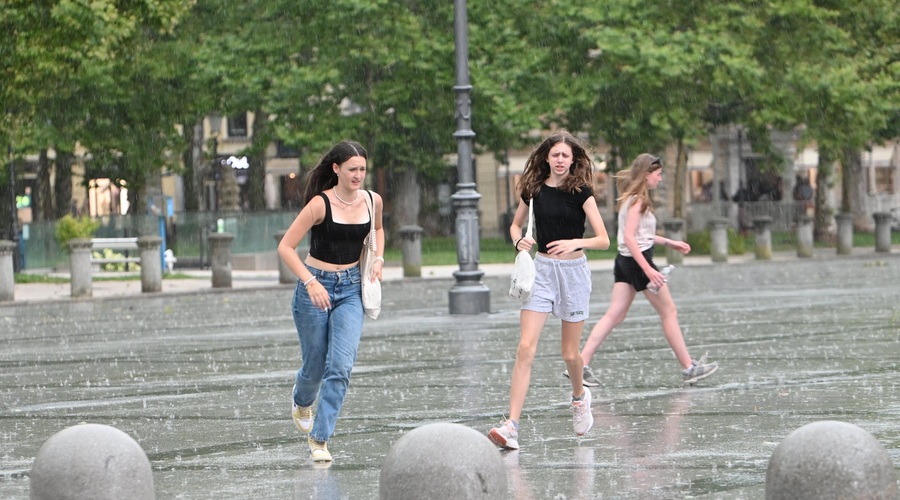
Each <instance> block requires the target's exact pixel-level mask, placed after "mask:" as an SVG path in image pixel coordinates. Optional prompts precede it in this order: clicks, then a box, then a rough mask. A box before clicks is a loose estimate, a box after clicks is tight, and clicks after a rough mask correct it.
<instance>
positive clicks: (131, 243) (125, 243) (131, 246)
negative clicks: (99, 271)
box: [91, 238, 141, 265]
mask: <svg viewBox="0 0 900 500" xmlns="http://www.w3.org/2000/svg"><path fill="white" fill-rule="evenodd" d="M137 240H138V239H137V238H91V264H126V265H127V264H132V263H133V264H140V262H141V257H140V254H138V256H137V257H132V256H130V255H129V252H130V251H137V249H138V244H137ZM104 249H110V250H122V251H123V252H124V253H125V256H124V257H117V258H116V257H113V258H105V257H94V252H102V251H103V250H104Z"/></svg>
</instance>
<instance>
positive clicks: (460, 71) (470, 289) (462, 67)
mask: <svg viewBox="0 0 900 500" xmlns="http://www.w3.org/2000/svg"><path fill="white" fill-rule="evenodd" d="M453 14H454V15H453V28H454V39H455V42H456V43H455V47H456V86H454V87H453V90H454V91H455V92H456V125H457V127H456V132H455V133H454V134H453V136H454V137H456V141H457V149H456V151H457V160H456V168H457V174H458V177H459V182H458V183H457V184H456V193H454V194H453V196H451V198H452V200H453V207H454V208H455V210H456V250H457V253H456V256H457V260H458V261H459V270H458V271H454V272H453V276H454V278H456V283H454V284H453V287H452V288H450V314H478V313H484V312H490V309H491V291H490V289H489V288H488V287H487V286H485V285H484V283H482V282H481V278H482V277H483V276H484V271H480V270H479V269H478V260H479V258H480V256H479V248H478V245H479V242H478V235H479V230H478V200H479V199H480V198H481V195H480V194H478V192H477V191H475V182H474V181H475V175H474V172H473V168H472V138H473V137H475V132H473V131H472V107H471V105H472V101H471V98H470V96H469V94H470V92H471V90H472V86H471V85H469V35H468V31H467V30H468V27H467V24H468V19H467V16H466V0H454V2H453Z"/></svg>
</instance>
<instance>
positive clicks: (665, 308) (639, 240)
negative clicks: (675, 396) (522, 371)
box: [566, 153, 719, 384]
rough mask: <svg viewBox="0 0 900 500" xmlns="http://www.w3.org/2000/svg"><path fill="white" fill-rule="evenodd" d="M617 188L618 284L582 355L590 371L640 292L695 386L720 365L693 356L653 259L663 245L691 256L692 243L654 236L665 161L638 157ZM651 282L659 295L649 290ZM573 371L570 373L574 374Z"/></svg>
mask: <svg viewBox="0 0 900 500" xmlns="http://www.w3.org/2000/svg"><path fill="white" fill-rule="evenodd" d="M616 179H617V183H616V185H617V187H618V190H619V193H621V194H620V195H619V198H618V200H617V202H618V205H619V229H618V234H617V244H618V252H619V253H618V255H617V256H616V261H615V264H614V268H613V276H614V279H615V283H614V284H613V288H612V293H611V295H610V299H609V308H608V309H607V310H606V314H604V315H603V317H602V318H600V321H599V322H597V324H596V325H594V328H593V329H592V330H591V334H590V336H589V337H588V339H587V341H586V342H585V344H584V349H582V351H581V359H582V361H583V363H584V366H585V368H586V369H587V370H589V369H588V368H587V367H588V365H589V364H590V362H591V358H592V357H593V356H594V353H595V352H597V349H599V348H600V344H602V343H603V341H604V340H605V339H606V337H607V336H608V335H609V334H610V332H612V330H613V328H615V327H616V326H618V325H619V324H620V323H622V321H624V320H625V316H626V315H627V314H628V309H629V308H630V307H631V304H632V302H634V297H635V296H636V295H637V293H638V292H644V296H645V297H647V300H648V301H650V305H652V306H653V308H654V309H655V310H656V313H657V314H659V318H660V320H661V322H662V328H663V335H665V337H666V341H668V343H669V347H671V348H672V351H674V352H675V357H676V358H678V362H679V363H680V364H681V368H682V380H683V381H684V383H689V384H692V383H694V382H696V381H698V380H701V379H704V378H706V377H708V376H710V375H712V374H713V373H715V371H716V370H718V368H719V365H718V364H717V363H709V364H707V363H706V356H703V357H702V358H700V360H699V361H695V360H693V359H691V356H690V354H689V353H688V349H687V346H686V345H685V343H684V335H683V334H682V333H681V327H680V326H679V325H678V313H677V311H676V309H675V302H674V301H673V300H672V295H671V294H670V293H669V287H667V286H666V278H665V276H664V275H663V274H662V273H660V272H659V269H658V268H657V267H656V264H654V263H653V246H654V245H665V246H666V247H669V248H671V249H673V250H676V251H678V252H681V253H683V254H687V253H689V252H690V251H691V246H690V245H688V244H687V243H686V242H684V241H676V240H670V239H668V238H664V237H662V236H658V235H657V234H656V216H655V215H654V213H653V202H652V200H651V198H650V190H651V189H656V187H657V186H659V183H660V182H662V163H661V162H660V159H659V158H658V157H656V156H653V155H649V154H646V153H644V154H641V155H638V157H637V158H635V159H634V162H632V164H631V166H630V167H628V168H627V169H625V170H623V171H621V172H619V173H618V174H617V175H616ZM651 284H652V285H653V287H654V289H656V290H657V292H656V293H653V292H651V291H650V290H648V288H647V287H648V285H651ZM571 373H572V371H571V370H569V371H568V373H566V376H568V375H569V374H571Z"/></svg>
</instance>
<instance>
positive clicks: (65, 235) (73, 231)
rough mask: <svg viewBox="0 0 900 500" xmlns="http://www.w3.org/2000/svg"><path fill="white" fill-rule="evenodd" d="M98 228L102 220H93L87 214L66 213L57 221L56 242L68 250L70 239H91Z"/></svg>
mask: <svg viewBox="0 0 900 500" xmlns="http://www.w3.org/2000/svg"><path fill="white" fill-rule="evenodd" d="M98 229H100V221H97V220H93V219H91V218H90V217H88V216H86V215H85V216H82V217H74V216H72V215H71V214H66V215H65V216H63V217H62V218H61V219H59V220H58V221H56V242H57V243H59V246H60V248H62V249H63V250H64V251H66V252H68V251H69V248H68V246H67V243H68V242H69V240H74V239H79V238H85V239H90V238H92V237H93V236H94V233H96V232H97V230H98Z"/></svg>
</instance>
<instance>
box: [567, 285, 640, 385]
mask: <svg viewBox="0 0 900 500" xmlns="http://www.w3.org/2000/svg"><path fill="white" fill-rule="evenodd" d="M635 295H637V292H636V291H634V287H633V286H631V285H629V284H627V283H615V284H613V288H612V293H611V295H610V297H609V308H607V309H606V314H604V315H603V317H602V318H600V321H598V322H597V324H596V325H594V328H592V329H591V334H590V336H588V339H587V340H586V341H585V343H584V348H583V349H582V350H581V361H582V363H583V364H584V365H590V363H591V358H592V357H594V353H596V352H597V349H599V348H600V344H602V343H603V341H604V340H606V337H607V336H608V335H609V333H610V332H612V330H613V328H615V327H617V326H618V325H619V324H620V323H622V321H624V320H625V316H627V315H628V309H629V308H630V307H631V303H632V302H634V296H635ZM569 374H570V375H571V374H572V370H569Z"/></svg>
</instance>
